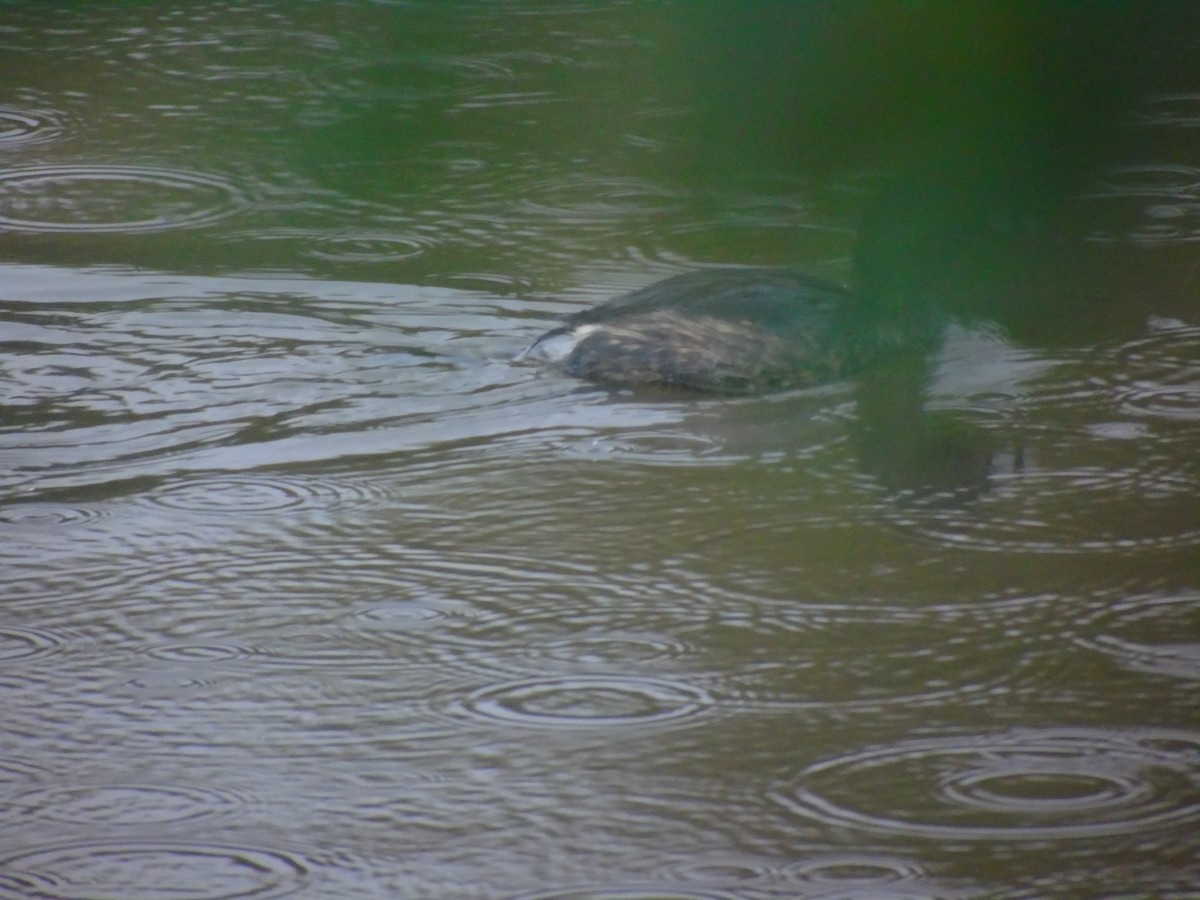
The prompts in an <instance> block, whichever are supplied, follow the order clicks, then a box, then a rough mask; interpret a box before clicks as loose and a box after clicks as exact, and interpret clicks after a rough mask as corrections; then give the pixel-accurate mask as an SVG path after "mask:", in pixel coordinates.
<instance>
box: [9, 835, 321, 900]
mask: <svg viewBox="0 0 1200 900" xmlns="http://www.w3.org/2000/svg"><path fill="white" fill-rule="evenodd" d="M310 868H311V867H310V864H309V863H308V861H307V860H305V859H303V858H302V857H300V856H298V855H296V854H293V853H288V852H284V851H280V850H267V849H255V848H250V847H230V846H220V845H216V844H202V843H196V844H192V843H175V842H157V841H127V842H118V841H114V842H109V841H102V842H100V841H98V842H87V843H70V844H57V845H51V846H47V847H40V848H33V849H29V850H23V851H21V852H19V853H14V854H10V855H8V856H5V857H3V858H0V870H3V872H4V874H3V875H0V897H31V896H36V897H45V898H63V900H68V898H69V900H92V898H96V900H99V898H107V897H135V896H136V897H140V898H143V900H151V898H160V897H161V898H171V900H232V898H238V897H258V898H261V897H280V896H284V895H286V894H290V893H293V892H295V891H297V890H299V889H301V888H302V887H304V886H305V884H306V883H307V882H308V881H309V879H310V875H311V871H310Z"/></svg>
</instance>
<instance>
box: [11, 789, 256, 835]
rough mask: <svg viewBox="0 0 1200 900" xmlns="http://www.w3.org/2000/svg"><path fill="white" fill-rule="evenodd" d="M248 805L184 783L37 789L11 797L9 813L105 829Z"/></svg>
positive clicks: (193, 818)
mask: <svg viewBox="0 0 1200 900" xmlns="http://www.w3.org/2000/svg"><path fill="white" fill-rule="evenodd" d="M245 804H246V800H245V798H242V797H238V796H235V795H233V794H229V793H227V792H222V791H217V790H213V789H211V788H198V787H186V786H182V785H147V784H106V785H76V786H59V787H41V788H37V789H36V790H32V791H27V792H26V793H24V794H20V795H17V796H14V797H10V798H9V806H8V814H12V815H14V816H15V817H17V818H20V819H22V820H26V821H27V820H29V819H34V818H36V819H46V820H49V821H52V822H59V823H62V824H66V825H104V826H109V827H119V826H135V825H162V824H166V823H168V822H192V821H196V820H198V819H206V818H209V817H211V816H215V815H218V814H220V813H221V812H222V811H225V810H230V809H234V808H236V807H238V806H244V805H245Z"/></svg>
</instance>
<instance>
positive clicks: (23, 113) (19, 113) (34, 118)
mask: <svg viewBox="0 0 1200 900" xmlns="http://www.w3.org/2000/svg"><path fill="white" fill-rule="evenodd" d="M62 133H63V124H62V120H61V116H60V115H59V114H58V113H55V112H52V111H50V110H44V109H23V108H21V107H15V106H0V148H4V149H8V148H11V147H15V146H16V145H18V144H21V145H26V144H40V143H44V142H46V141H53V140H55V139H57V138H58V137H60V136H61V135H62Z"/></svg>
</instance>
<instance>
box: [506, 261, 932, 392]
mask: <svg viewBox="0 0 1200 900" xmlns="http://www.w3.org/2000/svg"><path fill="white" fill-rule="evenodd" d="M936 339H937V330H936V328H935V327H934V323H933V322H932V321H930V320H929V319H928V317H927V316H924V315H913V314H912V313H911V310H910V311H909V312H907V313H905V312H901V311H899V310H898V309H897V308H895V307H893V308H892V309H891V310H885V309H883V308H881V307H880V306H879V305H877V304H871V303H868V302H866V301H864V300H863V298H862V296H861V295H856V294H855V293H852V292H851V291H849V290H847V289H846V288H844V287H842V286H840V285H837V284H833V283H832V282H828V281H823V280H821V279H819V278H815V277H813V276H811V275H807V274H805V273H803V272H799V271H797V270H794V269H786V268H715V269H707V270H704V271H699V272H690V273H687V274H684V275H676V276H674V277H671V278H667V279H665V280H663V281H659V282H657V283H655V284H651V285H649V286H647V287H644V288H641V289H639V290H636V291H633V292H632V293H629V294H626V295H624V296H621V297H617V298H615V299H613V300H609V301H608V302H607V303H602V304H600V305H599V306H595V307H592V308H591V309H585V310H583V311H582V312H577V313H575V314H573V315H571V316H569V317H568V318H567V320H566V323H565V324H564V325H562V326H560V327H558V328H554V329H552V330H551V331H548V332H546V333H545V334H543V335H542V336H541V337H539V338H538V339H537V340H536V341H534V342H533V344H532V345H531V346H530V347H529V348H528V349H527V350H526V351H525V352H524V353H522V354H521V355H520V356H519V357H517V358H518V359H529V360H535V361H540V362H544V363H547V364H550V365H552V366H555V367H557V368H559V369H561V370H562V371H564V372H566V373H568V374H569V375H572V376H575V377H577V378H582V379H585V380H588V381H595V382H599V383H602V384H607V385H613V386H631V387H632V386H637V385H663V386H676V387H683V388H690V389H694V390H701V391H712V392H718V393H729V394H745V393H759V392H767V391H772V390H781V389H785V388H793V387H809V386H814V385H818V384H824V383H827V382H831V381H838V380H841V379H844V378H848V377H850V376H852V375H855V374H857V373H858V372H860V371H862V370H863V369H864V368H866V367H867V366H869V365H871V364H872V363H873V362H874V361H875V360H877V359H880V358H882V357H885V356H888V355H890V354H892V353H894V352H897V351H908V350H926V349H929V348H930V347H931V346H933V345H934V344H935V343H936Z"/></svg>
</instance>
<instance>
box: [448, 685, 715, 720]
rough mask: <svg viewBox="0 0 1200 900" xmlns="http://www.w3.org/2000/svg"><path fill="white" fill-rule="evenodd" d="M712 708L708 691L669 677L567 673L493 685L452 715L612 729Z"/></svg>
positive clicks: (459, 704) (477, 692)
mask: <svg viewBox="0 0 1200 900" xmlns="http://www.w3.org/2000/svg"><path fill="white" fill-rule="evenodd" d="M712 707H713V700H712V697H710V696H709V695H708V694H707V693H706V692H705V691H703V690H701V689H699V688H696V687H692V686H689V685H686V684H682V683H680V682H677V681H670V680H667V679H663V678H645V677H639V676H631V675H562V676H549V677H543V678H527V679H522V680H518V681H508V682H501V683H498V684H491V685H487V686H486V687H483V688H480V689H478V690H475V691H473V692H471V693H470V694H467V695H466V696H465V697H463V698H460V699H459V700H457V701H456V702H455V703H454V704H452V705H451V712H452V713H453V714H457V715H461V716H467V717H470V718H479V719H486V720H489V721H493V722H501V723H504V724H508V725H518V726H523V727H530V728H552V729H553V728H561V729H568V730H574V729H581V728H582V729H595V728H599V729H605V730H607V729H610V728H614V727H627V726H638V727H645V726H657V725H662V724H666V723H674V722H678V721H680V720H684V719H691V718H693V717H695V716H697V715H699V714H701V713H705V712H708V711H711V709H712Z"/></svg>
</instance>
